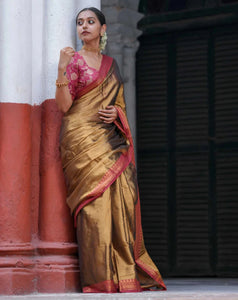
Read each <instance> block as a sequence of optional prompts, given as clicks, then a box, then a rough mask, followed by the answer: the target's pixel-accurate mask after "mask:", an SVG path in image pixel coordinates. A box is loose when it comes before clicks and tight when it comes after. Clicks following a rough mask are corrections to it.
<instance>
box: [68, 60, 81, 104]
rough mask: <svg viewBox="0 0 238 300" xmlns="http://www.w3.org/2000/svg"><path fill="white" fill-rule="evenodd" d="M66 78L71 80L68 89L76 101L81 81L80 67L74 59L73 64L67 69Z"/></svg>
mask: <svg viewBox="0 0 238 300" xmlns="http://www.w3.org/2000/svg"><path fill="white" fill-rule="evenodd" d="M66 76H67V79H68V80H69V84H68V88H69V92H70V94H71V95H72V99H73V100H74V99H75V96H76V92H77V86H78V79H79V69H78V65H77V64H76V63H75V62H74V60H73V59H72V60H71V62H70V63H69V64H68V66H67V68H66Z"/></svg>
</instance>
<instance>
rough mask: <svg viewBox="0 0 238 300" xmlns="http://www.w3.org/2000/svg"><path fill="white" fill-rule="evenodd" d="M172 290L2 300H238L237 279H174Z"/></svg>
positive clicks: (170, 284) (7, 298)
mask: <svg viewBox="0 0 238 300" xmlns="http://www.w3.org/2000/svg"><path fill="white" fill-rule="evenodd" d="M165 284H166V285H167V288H168V290H167V291H164V292H143V293H125V294H75V293H73V294H32V295H25V296H0V300H10V299H17V300H81V299H88V300H93V299H95V300H97V299H106V300H107V299H108V300H123V299H124V300H125V299H128V300H132V299H134V300H138V299H139V300H155V299H158V300H167V299H168V300H182V299H183V300H190V299H191V300H193V299H195V300H201V299H202V300H205V299H206V300H210V299H211V300H221V299H222V300H238V279H237V278H232V279H230V278H219V279H214V278H192V279H191V278H189V279H184V278H183V279H182V278H173V279H171V278H170V279H165Z"/></svg>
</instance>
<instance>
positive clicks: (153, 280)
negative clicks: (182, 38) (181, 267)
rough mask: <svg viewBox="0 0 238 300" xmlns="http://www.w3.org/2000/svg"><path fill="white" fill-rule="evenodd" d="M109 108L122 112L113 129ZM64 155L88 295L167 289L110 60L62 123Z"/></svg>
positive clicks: (119, 86)
mask: <svg viewBox="0 0 238 300" xmlns="http://www.w3.org/2000/svg"><path fill="white" fill-rule="evenodd" d="M108 105H115V107H116V109H117V112H118V119H117V121H115V122H114V123H111V124H105V123H103V122H102V121H101V120H100V118H99V115H98V110H99V109H102V108H106V107H107V106H108ZM61 156H62V163H63V169H64V175H65V179H66V185H67V192H68V195H67V203H68V205H69V207H70V209H71V212H72V214H74V218H75V225H76V226H77V239H78V245H79V264H80V276H81V278H80V281H81V287H82V291H83V292H85V293H93V292H95V293H96V292H107V293H113V292H139V291H142V290H147V289H150V288H151V287H155V288H157V289H161V290H166V286H165V284H164V282H163V280H162V278H161V275H160V273H159V271H158V269H157V268H156V266H155V264H154V263H153V262H152V260H151V258H150V256H149V255H148V253H147V251H146V249H145V245H144V240H143V233H142V228H141V214H140V201H139V193H138V187H137V179H136V170H135V160H134V150H133V143H132V138H131V133H130V129H129V125H128V122H127V118H126V112H125V102H124V95H123V84H122V81H121V79H120V74H119V71H118V67H117V65H116V63H115V61H114V60H112V59H111V58H110V57H107V56H103V61H102V64H101V68H100V71H99V77H98V80H96V81H95V82H93V83H91V84H90V85H88V86H87V87H85V88H84V89H83V90H81V92H80V94H79V95H78V99H76V100H75V101H74V102H73V105H72V107H71V108H70V110H69V111H68V112H67V113H66V114H65V115H64V117H63V123H62V130H61Z"/></svg>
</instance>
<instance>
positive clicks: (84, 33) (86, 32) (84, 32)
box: [82, 31, 90, 35]
mask: <svg viewBox="0 0 238 300" xmlns="http://www.w3.org/2000/svg"><path fill="white" fill-rule="evenodd" d="M89 33H90V32H88V31H83V32H82V34H83V35H86V34H89Z"/></svg>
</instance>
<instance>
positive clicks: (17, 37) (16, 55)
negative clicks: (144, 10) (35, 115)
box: [0, 0, 101, 105]
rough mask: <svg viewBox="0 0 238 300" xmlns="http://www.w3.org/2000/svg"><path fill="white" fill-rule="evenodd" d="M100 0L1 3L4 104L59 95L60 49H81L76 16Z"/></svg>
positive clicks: (7, 0)
mask: <svg viewBox="0 0 238 300" xmlns="http://www.w3.org/2000/svg"><path fill="white" fill-rule="evenodd" d="M100 5H101V1H100V0H1V1H0V63H1V76H0V78H1V81H0V102H11V103H28V104H32V105H34V104H41V103H42V102H43V101H44V100H46V99H51V98H54V96H55V80H56V76H57V64H58V59H59V52H60V49H61V48H63V47H65V46H71V47H73V48H75V49H76V48H77V38H76V28H75V16H76V14H77V12H78V11H79V10H80V9H82V8H84V7H88V6H95V7H97V8H100Z"/></svg>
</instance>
